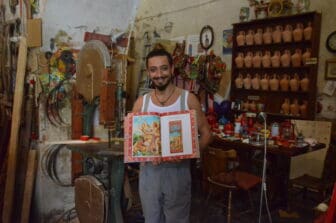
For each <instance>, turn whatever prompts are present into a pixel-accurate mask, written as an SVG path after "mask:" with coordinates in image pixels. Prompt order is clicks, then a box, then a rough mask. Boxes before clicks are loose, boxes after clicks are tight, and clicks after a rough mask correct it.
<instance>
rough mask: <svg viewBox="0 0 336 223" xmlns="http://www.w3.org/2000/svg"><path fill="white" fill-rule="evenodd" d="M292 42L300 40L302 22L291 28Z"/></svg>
mask: <svg viewBox="0 0 336 223" xmlns="http://www.w3.org/2000/svg"><path fill="white" fill-rule="evenodd" d="M293 39H294V42H301V41H302V39H303V24H302V23H301V22H298V23H296V27H295V29H294V30H293Z"/></svg>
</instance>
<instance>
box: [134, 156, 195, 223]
mask: <svg viewBox="0 0 336 223" xmlns="http://www.w3.org/2000/svg"><path fill="white" fill-rule="evenodd" d="M139 192H140V199H141V204H142V209H143V213H144V217H145V222H146V223H189V214H190V201H191V176H190V168H189V162H186V161H183V162H181V163H164V164H160V165H157V166H153V165H152V164H150V163H146V164H145V165H141V166H140V177H139Z"/></svg>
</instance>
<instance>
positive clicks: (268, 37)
mask: <svg viewBox="0 0 336 223" xmlns="http://www.w3.org/2000/svg"><path fill="white" fill-rule="evenodd" d="M263 42H264V44H271V43H272V28H271V27H270V26H267V27H266V28H265V31H264V33H263Z"/></svg>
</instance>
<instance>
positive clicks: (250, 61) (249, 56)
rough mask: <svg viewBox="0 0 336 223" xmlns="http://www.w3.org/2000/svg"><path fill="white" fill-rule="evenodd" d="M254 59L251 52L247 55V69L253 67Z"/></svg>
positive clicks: (245, 58)
mask: <svg viewBox="0 0 336 223" xmlns="http://www.w3.org/2000/svg"><path fill="white" fill-rule="evenodd" d="M252 57H253V54H252V52H251V51H249V52H247V53H246V56H245V57H244V64H245V67H247V68H250V67H252Z"/></svg>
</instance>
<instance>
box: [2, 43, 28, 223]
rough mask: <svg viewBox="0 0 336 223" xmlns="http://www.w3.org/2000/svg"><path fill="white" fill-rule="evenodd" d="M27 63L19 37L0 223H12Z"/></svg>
mask: <svg viewBox="0 0 336 223" xmlns="http://www.w3.org/2000/svg"><path fill="white" fill-rule="evenodd" d="M26 63H27V41H26V38H25V37H20V46H19V55H18V63H17V70H16V81H15V91H14V103H13V112H12V127H11V134H10V138H9V146H8V159H7V176H6V187H5V194H4V205H3V212H2V222H3V223H12V221H11V219H12V211H13V203H14V192H15V191H14V190H15V176H16V167H17V164H16V163H17V152H18V143H19V140H18V139H19V129H20V123H21V111H22V105H23V94H24V83H25V74H26Z"/></svg>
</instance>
